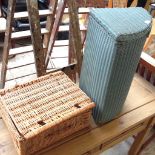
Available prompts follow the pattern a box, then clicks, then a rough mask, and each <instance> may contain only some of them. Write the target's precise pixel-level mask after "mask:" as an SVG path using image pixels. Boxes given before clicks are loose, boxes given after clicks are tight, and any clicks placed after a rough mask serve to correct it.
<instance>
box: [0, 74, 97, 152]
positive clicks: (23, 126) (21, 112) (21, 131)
mask: <svg viewBox="0 0 155 155" xmlns="http://www.w3.org/2000/svg"><path fill="white" fill-rule="evenodd" d="M0 96H1V97H0V99H1V100H0V101H1V104H0V105H1V113H2V117H3V120H4V121H5V123H6V125H7V127H8V129H9V131H10V134H11V136H12V138H13V141H14V144H15V147H16V149H17V152H18V153H19V154H20V155H30V154H34V153H36V152H38V151H41V150H43V149H45V148H47V147H49V146H50V145H51V144H54V143H55V142H57V141H59V140H62V139H63V138H65V137H67V136H69V135H71V134H73V133H75V132H77V131H79V130H82V129H84V128H87V127H89V125H90V124H89V120H90V116H91V109H92V108H93V107H94V106H95V105H94V103H93V102H92V101H91V100H90V98H89V97H87V96H86V94H85V93H83V92H82V91H81V90H80V89H79V87H78V86H77V85H76V84H74V83H73V82H72V81H71V80H70V79H69V78H68V77H67V76H66V75H65V74H64V73H63V72H61V71H59V72H55V73H51V74H49V75H46V76H44V77H41V78H38V79H36V80H34V81H31V82H28V83H25V84H23V85H18V86H17V87H15V88H11V89H7V90H3V91H1V92H0Z"/></svg>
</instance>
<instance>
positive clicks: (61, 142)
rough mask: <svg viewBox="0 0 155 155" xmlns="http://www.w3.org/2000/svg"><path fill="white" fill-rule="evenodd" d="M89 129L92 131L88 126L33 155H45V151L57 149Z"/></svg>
mask: <svg viewBox="0 0 155 155" xmlns="http://www.w3.org/2000/svg"><path fill="white" fill-rule="evenodd" d="M91 129H92V127H91V126H89V127H87V128H84V129H82V130H80V131H78V132H76V133H74V134H73V135H71V136H68V137H66V138H64V139H62V140H61V141H59V142H56V143H54V144H52V145H51V146H49V147H47V148H45V149H43V150H40V151H38V152H36V153H33V155H40V154H43V153H45V152H47V151H49V150H52V149H54V148H56V147H58V146H60V145H62V144H64V143H66V142H68V141H70V140H72V139H74V138H76V137H78V136H81V135H83V134H85V133H87V132H89V131H90V130H91Z"/></svg>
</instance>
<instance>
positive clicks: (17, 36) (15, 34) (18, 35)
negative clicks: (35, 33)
mask: <svg viewBox="0 0 155 155" xmlns="http://www.w3.org/2000/svg"><path fill="white" fill-rule="evenodd" d="M41 33H42V34H48V33H49V32H48V30H47V29H45V28H42V29H41ZM30 36H31V31H30V30H26V31H20V32H13V33H12V35H11V39H21V38H27V37H30Z"/></svg>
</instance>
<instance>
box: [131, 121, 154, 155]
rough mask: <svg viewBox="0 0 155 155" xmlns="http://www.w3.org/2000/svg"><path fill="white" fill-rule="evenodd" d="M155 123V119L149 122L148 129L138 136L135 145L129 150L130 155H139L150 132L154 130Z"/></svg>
mask: <svg viewBox="0 0 155 155" xmlns="http://www.w3.org/2000/svg"><path fill="white" fill-rule="evenodd" d="M154 123H155V118H152V119H151V120H150V121H148V124H147V126H146V128H145V129H144V130H143V131H141V132H140V133H139V134H138V135H137V137H136V139H135V141H134V143H133V145H132V146H131V148H130V150H129V153H128V155H138V154H139V152H140V150H141V147H142V145H143V143H144V141H145V140H146V137H147V136H148V134H149V132H150V130H151V129H152V127H153V125H154Z"/></svg>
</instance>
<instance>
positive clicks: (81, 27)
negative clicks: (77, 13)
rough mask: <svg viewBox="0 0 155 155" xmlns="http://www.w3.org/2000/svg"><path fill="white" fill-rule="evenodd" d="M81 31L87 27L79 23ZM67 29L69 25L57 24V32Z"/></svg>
mask: <svg viewBox="0 0 155 155" xmlns="http://www.w3.org/2000/svg"><path fill="white" fill-rule="evenodd" d="M80 30H81V31H86V30H87V27H86V26H85V25H80ZM64 31H69V25H61V26H59V32H64Z"/></svg>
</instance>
